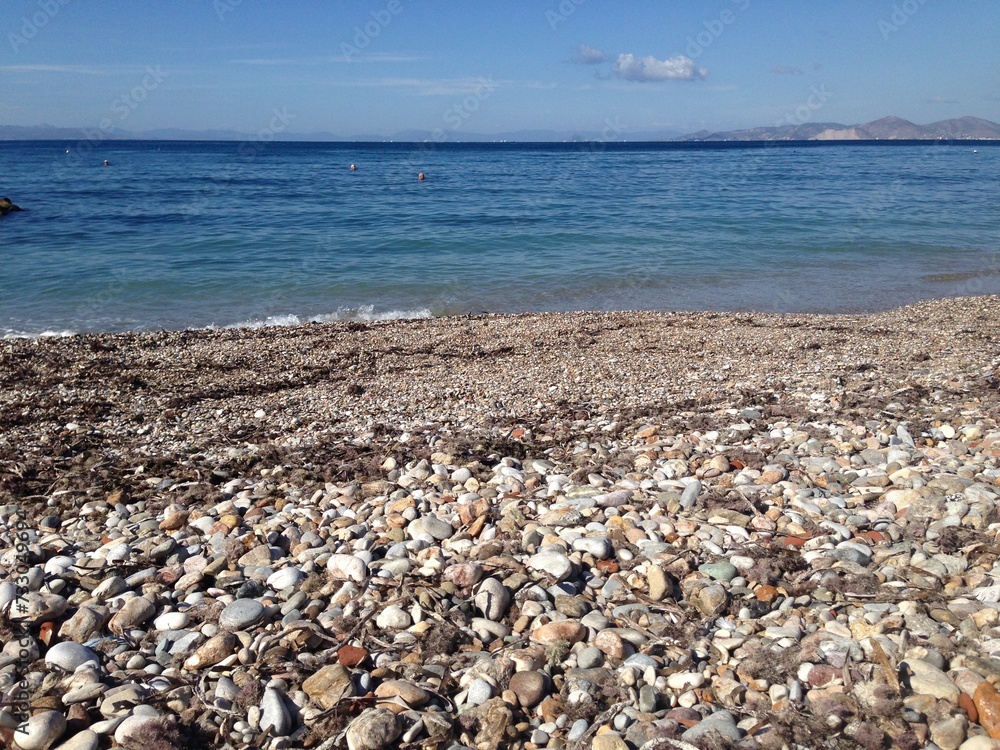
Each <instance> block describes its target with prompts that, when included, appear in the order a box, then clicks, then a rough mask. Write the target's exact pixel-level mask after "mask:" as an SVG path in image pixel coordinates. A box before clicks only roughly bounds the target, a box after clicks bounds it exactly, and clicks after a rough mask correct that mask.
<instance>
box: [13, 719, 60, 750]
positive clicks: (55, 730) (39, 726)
mask: <svg viewBox="0 0 1000 750" xmlns="http://www.w3.org/2000/svg"><path fill="white" fill-rule="evenodd" d="M65 731H66V717H65V716H63V715H62V713H60V712H59V711H39V712H37V713H34V714H32V715H31V716H29V717H28V720H27V721H26V722H24V723H23V724H21V725H19V726H18V727H17V729H16V730H15V731H14V742H16V743H17V747H18V748H20V750H49V748H50V747H52V745H53V744H55V742H56V740H58V739H59V738H60V737H62V735H63V733H64V732H65Z"/></svg>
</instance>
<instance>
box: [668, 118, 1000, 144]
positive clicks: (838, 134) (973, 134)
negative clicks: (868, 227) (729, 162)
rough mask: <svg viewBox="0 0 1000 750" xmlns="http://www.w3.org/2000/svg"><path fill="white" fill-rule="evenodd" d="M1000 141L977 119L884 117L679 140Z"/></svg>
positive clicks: (999, 130)
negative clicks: (920, 122)
mask: <svg viewBox="0 0 1000 750" xmlns="http://www.w3.org/2000/svg"><path fill="white" fill-rule="evenodd" d="M941 139H945V140H956V141H971V140H1000V125H998V124H997V123H995V122H990V121H989V120H983V119H981V118H979V117H960V118H958V119H954V120H941V121H940V122H932V123H931V124H930V125H917V124H916V123H912V122H910V121H909V120H904V119H903V118H902V117H883V118H882V119H881V120H875V121H873V122H867V123H865V124H864V125H841V124H839V123H835V122H822V123H820V122H810V123H805V124H803V125H782V126H779V127H771V128H768V127H762V128H750V129H748V130H728V131H723V132H718V133H712V132H709V131H707V130H701V131H698V132H697V133H691V134H690V135H684V136H681V137H680V138H677V139H676V140H678V141H901V140H941Z"/></svg>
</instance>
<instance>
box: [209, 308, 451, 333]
mask: <svg viewBox="0 0 1000 750" xmlns="http://www.w3.org/2000/svg"><path fill="white" fill-rule="evenodd" d="M430 317H432V315H431V311H430V310H428V309H426V308H424V309H420V310H385V311H380V312H376V311H375V306H374V305H361V306H359V307H341V308H340V309H338V310H337V312H334V313H326V314H324V315H312V316H308V317H305V318H303V317H300V316H298V315H295V314H294V313H287V314H285V315H269V316H268V317H266V318H264V319H263V320H247V321H243V322H240V323H232V324H230V325H227V326H209V328H220V327H221V328H227V329H229V328H266V327H269V326H297V325H302V324H303V323H338V322H342V321H345V320H359V321H363V322H366V323H368V322H377V321H384V320H412V319H415V318H430Z"/></svg>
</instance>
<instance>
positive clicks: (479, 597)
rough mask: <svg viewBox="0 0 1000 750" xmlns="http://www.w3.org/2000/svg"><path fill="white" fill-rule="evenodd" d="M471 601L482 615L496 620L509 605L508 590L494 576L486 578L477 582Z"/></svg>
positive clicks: (504, 612)
mask: <svg viewBox="0 0 1000 750" xmlns="http://www.w3.org/2000/svg"><path fill="white" fill-rule="evenodd" d="M473 601H474V603H475V605H476V608H477V609H478V610H479V611H480V612H482V613H483V617H485V618H486V619H487V620H493V621H494V622H496V621H499V620H500V619H501V618H502V617H503V616H504V615H505V614H506V613H507V609H508V608H509V607H510V601H511V600H510V591H508V590H507V587H506V586H504V585H503V584H502V583H501V582H500V581H498V580H497V579H496V578H486V579H485V580H483V582H482V583H480V584H479V588H478V589H477V591H476V596H475V599H474V600H473Z"/></svg>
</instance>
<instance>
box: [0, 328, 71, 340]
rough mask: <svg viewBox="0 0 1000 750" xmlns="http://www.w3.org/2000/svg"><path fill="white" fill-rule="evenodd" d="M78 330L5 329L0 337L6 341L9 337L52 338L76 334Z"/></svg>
mask: <svg viewBox="0 0 1000 750" xmlns="http://www.w3.org/2000/svg"><path fill="white" fill-rule="evenodd" d="M77 333H78V331H70V330H65V331H42V332H41V333H27V332H26V331H12V330H10V329H6V330H4V332H3V336H0V339H3V340H4V341H8V340H11V339H53V338H60V339H63V338H68V337H69V336H76V335H77Z"/></svg>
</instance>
